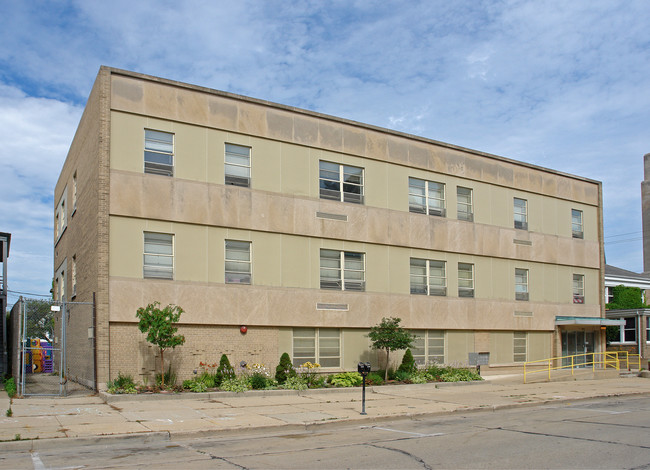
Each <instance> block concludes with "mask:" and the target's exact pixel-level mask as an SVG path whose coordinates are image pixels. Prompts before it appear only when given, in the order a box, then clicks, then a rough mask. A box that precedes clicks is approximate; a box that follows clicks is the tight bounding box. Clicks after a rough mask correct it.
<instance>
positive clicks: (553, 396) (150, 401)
mask: <svg viewBox="0 0 650 470" xmlns="http://www.w3.org/2000/svg"><path fill="white" fill-rule="evenodd" d="M487 379H488V380H486V381H483V382H472V383H457V384H422V385H387V386H382V387H368V388H367V389H366V412H367V415H361V414H360V412H361V388H354V389H316V390H305V391H301V392H296V391H290V390H271V391H251V392H246V393H243V394H235V393H228V392H213V393H203V394H192V393H183V394H157V395H119V396H112V395H105V394H103V395H102V396H99V395H93V396H73V397H67V398H50V397H48V398H39V397H31V398H22V399H14V400H13V403H11V405H10V400H9V398H8V397H7V394H6V393H5V392H4V391H2V392H0V411H1V412H2V417H1V418H0V441H2V442H0V451H2V450H3V449H6V450H10V449H15V450H17V449H22V450H25V449H36V448H45V447H47V446H56V445H61V444H64V443H66V442H67V443H72V442H73V441H75V442H79V440H80V439H81V440H82V441H83V440H86V441H88V442H95V441H97V440H101V439H107V438H110V437H111V436H112V438H115V439H147V440H152V439H162V440H169V439H172V438H178V439H180V438H184V437H192V436H199V435H206V436H207V435H216V434H219V433H233V432H237V431H250V430H252V429H267V430H269V431H270V430H276V431H284V430H286V431H291V430H297V429H300V430H304V429H309V428H311V427H316V426H319V425H323V424H327V423H340V424H354V423H362V422H368V423H373V422H379V421H382V420H388V419H395V418H398V417H412V418H414V417H418V416H425V415H435V414H440V413H452V412H466V411H473V410H486V409H487V410H497V409H504V408H511V407H519V406H526V405H528V406H530V405H539V404H547V403H560V402H566V401H574V400H582V399H588V398H597V397H608V396H620V395H634V394H645V393H650V380H648V379H647V378H640V377H616V378H606V379H599V380H578V381H563V382H544V383H534V384H523V383H522V380H521V376H508V377H500V376H492V377H487ZM10 407H11V410H12V416H5V412H6V410H8V409H9V408H10Z"/></svg>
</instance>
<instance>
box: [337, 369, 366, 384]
mask: <svg viewBox="0 0 650 470" xmlns="http://www.w3.org/2000/svg"><path fill="white" fill-rule="evenodd" d="M330 382H331V383H332V385H334V386H335V387H358V386H359V385H361V384H362V383H363V377H362V376H361V374H360V373H358V372H341V373H340V374H334V375H332V377H331V379H330Z"/></svg>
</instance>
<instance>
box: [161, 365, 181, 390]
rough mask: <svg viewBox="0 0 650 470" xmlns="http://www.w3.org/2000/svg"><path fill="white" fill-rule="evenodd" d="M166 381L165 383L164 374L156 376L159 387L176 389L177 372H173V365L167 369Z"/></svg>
mask: <svg viewBox="0 0 650 470" xmlns="http://www.w3.org/2000/svg"><path fill="white" fill-rule="evenodd" d="M164 379H165V380H164V381H163V374H156V385H157V386H158V387H161V386H163V385H164V387H167V388H174V386H175V385H176V372H173V371H172V366H171V365H170V366H169V368H168V369H167V372H165V374H164Z"/></svg>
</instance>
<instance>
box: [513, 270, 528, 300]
mask: <svg viewBox="0 0 650 470" xmlns="http://www.w3.org/2000/svg"><path fill="white" fill-rule="evenodd" d="M515 299H516V300H528V270H527V269H519V268H516V269H515Z"/></svg>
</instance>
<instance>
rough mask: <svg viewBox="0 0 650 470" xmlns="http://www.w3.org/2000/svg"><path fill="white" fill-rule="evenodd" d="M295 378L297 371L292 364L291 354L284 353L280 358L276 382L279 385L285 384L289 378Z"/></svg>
mask: <svg viewBox="0 0 650 470" xmlns="http://www.w3.org/2000/svg"><path fill="white" fill-rule="evenodd" d="M295 376H296V369H295V368H294V367H293V364H292V363H291V357H289V354H288V353H286V352H285V353H282V356H280V363H279V364H278V365H277V367H276V368H275V380H277V381H278V383H279V384H283V383H285V382H286V381H287V379H288V378H289V377H295Z"/></svg>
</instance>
